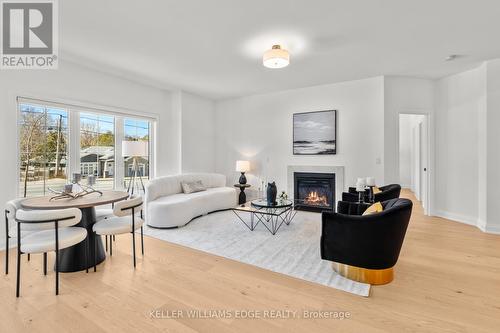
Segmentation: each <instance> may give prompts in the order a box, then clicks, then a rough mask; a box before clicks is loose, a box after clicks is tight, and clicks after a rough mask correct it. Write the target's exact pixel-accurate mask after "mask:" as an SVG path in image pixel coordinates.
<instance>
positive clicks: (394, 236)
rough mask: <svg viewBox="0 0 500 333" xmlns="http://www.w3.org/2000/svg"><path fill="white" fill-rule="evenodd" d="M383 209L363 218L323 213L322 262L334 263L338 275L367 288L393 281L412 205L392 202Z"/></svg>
mask: <svg viewBox="0 0 500 333" xmlns="http://www.w3.org/2000/svg"><path fill="white" fill-rule="evenodd" d="M340 205H341V203H339V206H340ZM344 205H345V204H344ZM382 206H383V207H384V211H383V212H381V213H375V214H371V215H366V216H361V215H346V214H340V213H332V212H323V213H322V234H321V258H322V259H325V260H330V261H333V262H334V265H333V268H334V270H336V271H337V272H338V273H339V274H340V275H342V276H345V277H347V278H350V279H352V280H356V281H360V282H365V283H370V284H385V283H389V282H390V281H392V278H393V269H392V267H393V266H394V265H395V264H396V262H397V260H398V257H399V252H400V250H401V247H402V245H403V240H404V237H405V234H406V229H407V227H408V223H409V221H410V216H411V211H412V207H413V204H412V202H411V201H410V200H408V199H391V200H388V201H384V202H382ZM364 209H366V207H365V208H364ZM364 209H362V210H364ZM359 214H361V212H359Z"/></svg>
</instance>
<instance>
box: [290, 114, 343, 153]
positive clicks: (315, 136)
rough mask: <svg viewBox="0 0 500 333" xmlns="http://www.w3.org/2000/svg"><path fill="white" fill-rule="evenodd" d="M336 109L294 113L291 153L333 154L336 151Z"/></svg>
mask: <svg viewBox="0 0 500 333" xmlns="http://www.w3.org/2000/svg"><path fill="white" fill-rule="evenodd" d="M336 123H337V111H336V110H330V111H317V112H304V113H294V115H293V154H294V155H333V154H336V153H337V142H336V141H337V132H336V131H337V124H336Z"/></svg>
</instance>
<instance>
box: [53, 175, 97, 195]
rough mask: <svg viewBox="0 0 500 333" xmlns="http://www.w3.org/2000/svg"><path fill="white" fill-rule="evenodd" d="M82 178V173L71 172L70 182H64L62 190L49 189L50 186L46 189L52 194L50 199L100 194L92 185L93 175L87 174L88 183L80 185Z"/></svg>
mask: <svg viewBox="0 0 500 333" xmlns="http://www.w3.org/2000/svg"><path fill="white" fill-rule="evenodd" d="M81 180H82V175H81V174H79V173H73V179H72V181H71V184H66V185H64V187H63V190H62V191H57V190H54V189H51V188H50V187H49V188H48V190H49V191H50V192H52V193H54V194H56V195H55V196H53V197H52V198H50V200H58V199H67V198H73V199H76V198H79V197H83V196H86V195H89V194H92V193H99V195H102V192H101V191H98V190H95V189H94V188H93V187H92V186H93V185H95V176H94V175H89V176H88V177H87V184H88V185H82V184H80V181H81Z"/></svg>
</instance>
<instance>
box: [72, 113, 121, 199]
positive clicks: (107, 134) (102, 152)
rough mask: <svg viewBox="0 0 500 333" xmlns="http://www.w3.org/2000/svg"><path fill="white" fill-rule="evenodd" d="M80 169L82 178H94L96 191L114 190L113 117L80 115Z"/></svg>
mask: <svg viewBox="0 0 500 333" xmlns="http://www.w3.org/2000/svg"><path fill="white" fill-rule="evenodd" d="M80 169H81V174H82V177H83V178H85V177H86V176H88V175H94V176H96V185H95V186H94V187H95V188H96V189H99V190H111V189H113V188H114V175H115V120H114V117H112V116H108V115H101V114H92V113H80Z"/></svg>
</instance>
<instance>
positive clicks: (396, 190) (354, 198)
mask: <svg viewBox="0 0 500 333" xmlns="http://www.w3.org/2000/svg"><path fill="white" fill-rule="evenodd" d="M379 189H380V190H381V191H382V192H380V193H377V194H375V195H374V201H375V202H377V201H381V202H382V201H387V200H391V199H396V198H399V195H400V194H401V185H399V184H390V185H385V186H381V187H379ZM368 194H369V191H368V190H366V192H365V194H364V200H365V201H368ZM342 201H349V202H358V201H359V194H358V192H356V188H354V187H349V192H343V193H342Z"/></svg>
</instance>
